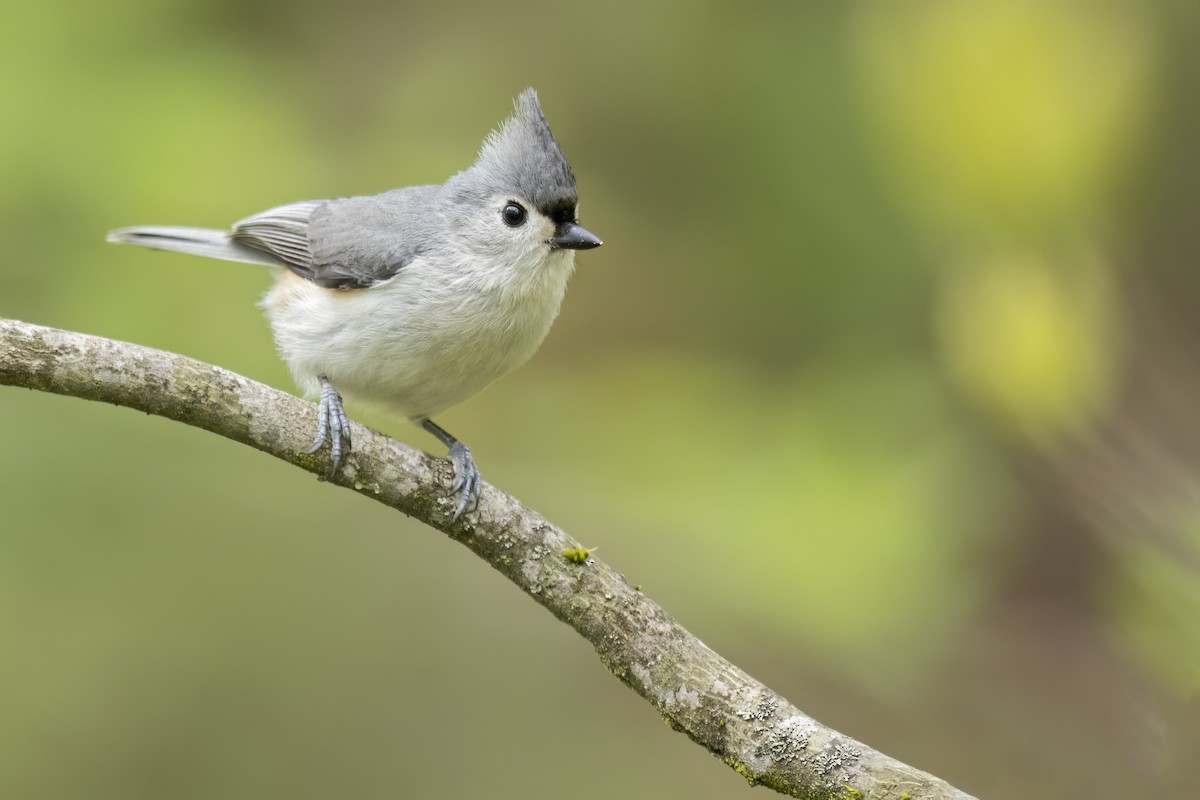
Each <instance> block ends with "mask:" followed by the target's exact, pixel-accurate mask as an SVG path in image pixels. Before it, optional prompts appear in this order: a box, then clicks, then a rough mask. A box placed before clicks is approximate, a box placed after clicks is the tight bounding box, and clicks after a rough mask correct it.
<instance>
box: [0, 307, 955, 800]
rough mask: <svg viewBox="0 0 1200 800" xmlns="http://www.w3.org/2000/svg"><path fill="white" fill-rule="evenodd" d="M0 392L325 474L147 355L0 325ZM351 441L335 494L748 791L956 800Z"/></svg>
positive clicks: (390, 444) (287, 423)
mask: <svg viewBox="0 0 1200 800" xmlns="http://www.w3.org/2000/svg"><path fill="white" fill-rule="evenodd" d="M0 384H7V385H11V386H23V387H26V388H30V389H38V390H41V391H47V392H53V393H56V394H65V395H69V396H72V397H81V398H84V399H88V400H99V401H103V402H110V403H115V404H117V405H122V406H127V407H130V408H135V409H138V410H141V411H145V412H147V413H150V414H157V415H160V416H164V417H167V418H169V419H174V420H178V421H180V422H184V423H186V424H188V425H193V426H195V427H199V428H202V429H204V430H208V431H211V432H213V433H218V434H220V435H222V436H225V437H227V438H230V439H233V440H234V441H238V442H242V443H243V444H248V445H250V446H252V447H255V448H257V449H259V450H262V451H264V452H266V453H268V454H270V455H273V456H275V457H276V458H279V459H282V460H284V461H287V462H289V463H291V464H294V465H295V466H298V467H301V468H303V469H307V470H309V471H310V472H316V471H321V470H323V469H324V466H323V464H321V463H320V462H321V456H322V455H323V453H322V454H320V455H318V456H313V455H312V454H309V453H307V452H305V446H306V445H307V441H308V432H309V431H311V430H312V427H313V424H312V423H313V422H314V419H313V416H314V414H315V411H314V408H313V407H312V406H311V405H310V404H308V403H304V402H303V401H301V400H299V399H298V398H295V397H293V396H291V395H288V394H285V393H283V392H280V391H278V390H277V389H272V388H270V387H268V386H265V385H263V384H260V383H256V382H254V381H251V380H249V379H247V378H243V377H241V376H239V375H236V374H233V373H230V372H228V371H226V370H222V369H219V368H217V367H213V366H210V365H206V364H203V363H201V362H198V361H194V360H192V359H189V358H185V357H183V356H178V355H175V354H172V353H166V352H163V351H161V350H153V349H150V348H145V347H140V346H138V345H133V344H127V343H124V342H117V341H114V340H111V339H103V338H99V337H94V336H86V335H84V334H80V333H71V332H68V331H61V330H57V329H54V328H44V327H40V326H35V325H28V324H25V323H21V322H16V321H11V320H3V319H0ZM353 441H354V449H353V451H352V452H351V454H350V456H349V458H348V460H347V462H346V463H345V464H344V465H343V467H342V469H341V470H340V471H339V473H338V474H337V475H336V476H334V477H333V478H332V479H331V481H332V482H333V483H336V484H338V485H340V486H343V487H346V488H353V489H354V490H356V491H358V492H359V493H360V494H363V495H366V496H367V497H371V498H373V499H375V500H378V501H379V502H381V503H383V504H385V505H387V506H390V507H391V508H394V509H396V510H398V511H402V512H403V513H405V514H408V515H410V516H412V517H415V518H417V519H419V520H420V521H422V522H424V523H425V524H427V525H429V526H431V527H434V528H437V529H438V530H441V531H442V532H444V533H446V534H447V535H448V536H450V537H451V538H452V539H455V540H456V541H458V542H460V543H462V544H464V545H466V546H467V547H468V548H470V549H471V550H472V551H473V552H474V553H475V554H476V555H478V556H479V557H480V558H482V559H483V560H484V561H486V562H488V564H490V565H491V566H492V567H493V568H494V569H496V570H498V571H499V572H501V573H502V574H503V575H504V576H505V577H507V578H508V579H509V580H511V581H512V582H513V583H515V584H517V586H519V587H520V588H521V589H522V590H523V591H525V593H526V594H529V595H530V596H531V597H533V598H534V599H535V600H537V601H538V602H539V603H541V604H542V605H543V606H545V607H546V608H547V609H548V610H549V611H550V612H551V613H552V614H554V615H555V616H556V617H558V618H559V619H560V620H562V621H563V622H566V623H567V624H568V625H570V626H571V627H572V628H574V629H575V630H576V631H578V632H579V633H580V634H581V635H582V636H583V637H584V638H585V639H587V640H588V641H589V642H591V643H592V645H594V646H595V648H596V650H597V652H598V653H599V655H600V659H601V661H603V662H604V665H605V666H606V667H607V668H608V669H609V670H610V671H611V672H612V673H613V674H614V675H616V676H617V677H618V678H620V679H621V680H622V681H623V682H624V683H625V684H627V685H628V686H629V687H630V688H632V689H633V690H634V691H636V692H637V693H638V694H640V695H641V696H642V697H644V698H645V699H646V700H648V701H650V703H652V704H653V705H654V707H655V708H656V709H657V710H658V711H659V713H661V714H662V715H663V717H664V719H665V720H666V721H667V722H668V723H669V724H670V725H671V726H672V727H673V728H675V729H676V730H679V731H681V732H683V733H686V734H687V735H688V736H689V737H690V738H691V739H692V740H693V741H695V742H696V743H697V744H700V745H701V746H703V747H705V748H706V749H708V750H709V751H710V752H711V753H713V755H715V756H717V758H719V759H721V760H722V761H724V762H725V763H726V764H728V765H729V766H730V767H731V768H733V769H734V770H735V771H737V773H738V774H740V775H742V777H744V778H746V780H748V781H749V782H750V784H751V785H763V786H768V787H770V788H772V789H775V790H776V791H778V792H781V793H784V794H788V795H791V796H793V797H805V798H862V797H871V798H879V799H880V800H901V798H909V797H918V798H922V800H941V798H947V799H950V798H952V799H953V800H970V796H969V795H967V794H965V793H963V792H960V791H959V790H957V789H955V788H953V787H952V786H950V785H949V784H947V783H946V782H945V781H943V780H941V779H940V778H936V777H934V776H932V775H929V774H927V773H924V772H921V771H920V770H917V769H913V768H912V767H909V766H908V765H906V764H903V763H901V762H899V761H896V760H895V759H892V758H890V757H888V756H886V755H884V754H883V753H880V752H878V751H876V750H872V749H871V748H869V747H867V746H866V745H863V744H861V743H859V742H857V741H855V740H853V739H851V738H849V737H847V736H843V735H842V734H840V733H838V732H837V731H834V730H832V729H830V728H827V727H825V726H823V725H821V724H819V723H817V722H816V721H814V720H813V719H812V718H810V717H808V716H807V715H805V714H803V713H801V712H800V711H799V710H798V709H797V708H796V707H795V706H793V705H791V704H790V703H789V702H788V701H787V700H785V699H784V698H783V697H781V696H780V695H778V694H777V693H775V692H774V691H772V690H771V689H769V688H767V687H766V686H764V685H763V684H761V683H759V682H758V681H756V680H754V679H753V678H751V677H750V676H749V675H747V674H746V673H745V672H743V671H742V670H741V669H739V668H738V667H736V666H734V665H733V664H731V663H729V662H728V661H726V660H725V659H723V658H722V657H721V656H719V655H717V653H715V652H714V651H713V650H711V649H709V648H708V647H707V646H705V645H704V643H703V642H701V641H700V640H699V639H697V638H696V637H695V636H694V635H692V634H691V633H690V632H688V631H687V630H686V629H684V628H683V627H682V626H681V625H680V624H679V623H678V622H676V621H675V620H674V619H672V618H671V617H670V616H668V615H667V613H666V612H665V611H664V610H663V609H662V608H661V607H660V606H659V605H658V604H657V603H655V602H654V601H652V600H650V599H649V598H648V597H647V596H646V595H645V594H643V593H642V591H641V590H640V588H635V587H632V586H630V585H629V583H628V582H627V581H626V580H625V577H624V576H623V575H620V574H618V573H617V572H616V571H615V570H613V569H612V568H611V567H609V566H608V565H606V564H604V563H602V562H600V561H597V560H595V559H594V558H589V557H588V554H587V551H586V550H585V549H583V548H581V546H580V545H579V543H578V542H574V541H573V540H571V539H570V538H568V537H567V536H566V535H565V534H563V533H562V532H561V531H559V530H558V529H557V528H555V527H554V526H552V525H551V524H550V523H549V522H547V521H546V520H545V519H543V518H542V517H541V516H540V515H538V514H537V513H535V512H533V511H531V510H529V509H527V508H525V507H524V506H523V505H521V503H520V502H518V501H517V500H516V499H515V498H513V497H511V496H510V495H506V494H503V493H501V492H499V491H497V490H495V489H493V488H491V487H490V486H487V485H485V486H484V488H483V493H482V496H481V498H480V501H479V507H478V508H477V509H476V510H475V511H474V512H472V513H470V514H468V515H467V517H466V518H465V519H463V520H460V521H459V522H458V523H455V524H448V523H447V520H448V519H449V508H450V507H449V505H448V504H447V500H446V499H445V496H446V488H445V486H446V484H447V481H446V480H445V478H446V477H447V476H446V475H445V474H444V473H445V467H444V465H440V464H439V463H438V462H437V460H435V459H433V458H432V457H430V456H428V455H425V454H423V453H419V452H417V451H415V450H413V449H411V448H409V447H406V446H404V445H402V444H400V443H398V442H395V441H393V440H391V439H389V438H387V437H386V436H384V435H382V434H379V433H376V432H374V431H370V430H368V429H366V428H364V427H363V426H361V425H357V424H355V425H354V439H353ZM572 554H575V555H572ZM578 554H582V555H581V556H580V555H578Z"/></svg>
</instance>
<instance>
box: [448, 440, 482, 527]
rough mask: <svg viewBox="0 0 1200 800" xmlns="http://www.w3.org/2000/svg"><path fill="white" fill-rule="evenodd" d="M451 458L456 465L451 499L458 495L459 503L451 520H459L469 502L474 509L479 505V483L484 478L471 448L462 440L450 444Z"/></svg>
mask: <svg viewBox="0 0 1200 800" xmlns="http://www.w3.org/2000/svg"><path fill="white" fill-rule="evenodd" d="M449 458H450V463H451V464H452V465H453V466H454V483H453V484H451V485H450V494H451V499H453V498H454V497H455V496H457V497H458V504H457V505H456V506H455V507H454V514H453V515H452V516H451V517H450V521H451V522H457V521H458V518H459V517H461V516H462V515H463V512H464V511H466V510H467V504H468V503H470V506H471V510H472V511H474V510H475V509H476V508H478V507H479V484H480V481H481V480H482V479H481V478H480V476H479V468H478V467H476V466H475V459H474V458H473V457H472V456H471V448H469V447H467V446H466V445H465V444H463V443H462V442H455V443H454V444H452V445H450V456H449Z"/></svg>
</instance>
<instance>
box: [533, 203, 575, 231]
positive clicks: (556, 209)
mask: <svg viewBox="0 0 1200 800" xmlns="http://www.w3.org/2000/svg"><path fill="white" fill-rule="evenodd" d="M577 205H578V203H577V202H576V201H575V198H574V197H562V198H559V199H557V200H553V201H551V202H549V203H542V204H540V205H538V207H537V210H538V211H540V212H542V214H543V215H544V216H546V217H547V218H549V219H550V220H551V221H553V222H554V224H555V225H561V224H562V223H564V222H574V221H575V207H576V206H577Z"/></svg>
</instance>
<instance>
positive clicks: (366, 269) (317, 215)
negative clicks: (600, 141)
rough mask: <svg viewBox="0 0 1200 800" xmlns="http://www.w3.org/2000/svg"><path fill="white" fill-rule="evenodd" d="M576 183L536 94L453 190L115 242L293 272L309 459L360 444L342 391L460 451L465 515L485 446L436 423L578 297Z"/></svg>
mask: <svg viewBox="0 0 1200 800" xmlns="http://www.w3.org/2000/svg"><path fill="white" fill-rule="evenodd" d="M576 205H577V198H576V192H575V176H574V174H573V173H572V172H571V167H570V165H569V164H568V163H567V160H566V158H565V157H564V156H563V153H562V150H560V149H559V147H558V143H557V142H556V141H555V139H554V135H553V134H552V133H551V132H550V127H549V126H548V125H547V123H546V118H545V117H544V116H543V115H542V109H541V106H540V105H539V103H538V99H537V94H536V93H535V92H534V91H533V90H532V89H526V90H525V91H524V92H522V93H521V95H520V97H518V98H517V100H516V110H515V113H514V114H513V116H512V117H510V118H509V119H508V120H507V121H505V122H504V123H503V124H502V125H501V126H500V128H499V130H496V131H493V132H492V133H491V134H490V135H489V136H488V137H487V139H485V140H484V142H483V147H482V148H481V150H480V152H479V157H478V158H477V159H476V161H475V163H474V165H472V166H471V167H470V168H469V169H467V170H465V171H463V172H460V173H458V174H457V175H455V176H453V177H452V178H450V179H449V180H448V181H446V182H445V183H444V184H441V185H439V186H411V187H408V188H405V189H395V190H392V191H390V192H385V193H383V194H379V195H374V196H372V197H350V198H344V199H340V200H307V201H303V202H299V203H292V204H291V205H286V206H280V207H278V208H272V209H270V210H268V211H264V212H262V213H261V214H255V215H254V216H252V217H247V218H246V219H244V220H242V221H241V222H238V223H236V224H234V226H233V229H232V230H231V231H228V232H227V231H219V230H209V229H205V228H179V227H141V228H122V229H120V230H115V231H112V232H111V233H109V234H108V241H110V242H117V243H121V244H139V245H143V246H145V247H153V248H157V249H160V250H178V251H180V252H184V253H194V254H196V255H202V256H208V257H209V258H219V259H224V260H227V261H244V262H249V263H253V264H266V265H267V266H271V267H282V269H280V270H279V271H278V272H279V276H278V279H277V280H276V282H275V285H274V286H273V287H272V288H271V289H270V290H269V291H268V292H267V294H266V296H265V297H264V298H263V301H262V305H263V307H264V308H265V309H266V313H267V317H268V318H269V320H270V323H271V329H272V331H273V332H274V334H275V341H276V343H277V344H278V346H279V351H280V353H281V355H282V356H283V358H284V360H285V361H286V362H287V364H288V367H289V368H290V369H291V371H292V374H293V375H294V376H295V378H296V381H297V383H299V384H300V386H301V387H302V388H303V389H304V391H305V393H306V394H308V395H309V396H311V397H316V398H318V399H319V401H320V411H319V416H318V423H317V435H316V440H315V442H314V443H313V446H312V449H311V450H310V452H316V451H317V450H319V449H321V448H322V447H323V446H324V445H325V443H326V441H328V442H329V444H330V450H331V453H330V456H331V459H330V469H329V475H331V476H332V475H333V473H334V472H336V470H337V468H338V465H339V464H340V463H341V460H342V456H343V455H344V454H345V453H347V452H349V449H350V423H349V421H348V420H347V418H346V412H345V411H344V410H343V408H342V398H341V394H340V393H342V392H344V393H345V394H346V396H347V397H349V398H351V399H352V400H355V401H361V402H363V403H366V404H369V405H374V406H377V407H380V408H382V409H384V410H387V411H391V412H398V413H400V414H403V415H404V416H406V417H408V418H409V419H411V420H412V421H413V422H415V423H417V424H419V425H421V426H422V427H423V428H424V429H425V430H427V431H429V432H430V433H432V434H433V435H434V436H436V437H437V438H438V439H439V440H440V441H441V442H442V443H443V444H445V445H446V446H447V447H448V448H449V449H450V453H449V455H450V461H451V463H452V464H453V466H454V476H455V477H454V485H453V489H452V491H453V492H454V494H455V495H457V503H456V505H455V508H454V515H453V518H454V519H458V517H459V516H460V515H461V514H462V513H463V510H464V509H465V508H466V507H467V503H468V502H469V501H477V500H478V497H479V480H480V478H479V470H478V469H477V468H476V466H475V460H474V459H473V458H472V456H471V450H470V448H468V447H467V446H466V445H465V444H463V443H462V442H460V441H459V440H458V439H455V438H454V437H453V436H451V435H450V434H449V433H447V432H446V431H445V430H443V429H442V428H441V427H439V426H438V425H436V424H435V423H434V422H433V420H432V419H430V417H431V416H433V415H434V414H437V413H438V412H440V411H442V410H443V409H446V408H449V407H450V406H452V405H454V404H456V403H459V402H461V401H463V400H465V399H467V398H468V397H470V396H471V395H473V394H475V393H476V392H478V391H479V390H480V389H482V388H483V387H485V386H487V385H488V384H489V383H491V382H492V381H493V380H495V379H496V378H499V377H500V376H501V375H504V374H505V373H507V372H508V371H509V370H512V369H514V368H515V367H518V366H520V365H521V364H523V363H525V362H526V361H528V360H529V358H530V357H531V356H532V355H533V354H534V352H535V351H536V350H537V348H538V346H539V345H540V344H541V343H542V340H543V339H544V338H545V337H546V333H547V332H548V331H549V330H550V324H551V323H552V322H553V321H554V318H555V316H557V315H558V307H559V304H560V303H561V301H562V297H563V292H564V291H565V290H566V285H567V278H568V277H570V274H571V270H572V269H573V267H574V263H575V251H576V250H589V249H591V248H593V247H599V246H600V244H601V242H600V240H599V239H598V238H596V236H594V235H593V234H591V233H589V232H588V231H586V230H584V229H583V228H581V227H580V226H579V223H578V220H577V218H576Z"/></svg>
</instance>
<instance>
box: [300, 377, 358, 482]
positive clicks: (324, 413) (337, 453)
mask: <svg viewBox="0 0 1200 800" xmlns="http://www.w3.org/2000/svg"><path fill="white" fill-rule="evenodd" d="M327 441H328V442H329V469H328V471H326V473H325V475H324V477H323V478H321V480H331V479H332V478H333V476H334V475H336V474H337V471H338V467H339V466H341V464H342V456H343V455H346V454H348V453H349V452H350V420H349V419H348V418H347V417H346V409H345V408H343V407H342V396H341V395H340V394H338V392H337V389H334V388H333V384H331V383H330V382H329V379H328V378H326V377H325V376H324V375H322V376H321V400H320V404H319V405H318V407H317V437H316V439H314V440H313V445H312V447H310V448H309V449H308V451H307V452H309V453H315V452H317V451H318V450H320V449H321V448H322V447H324V446H325V442H327Z"/></svg>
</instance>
